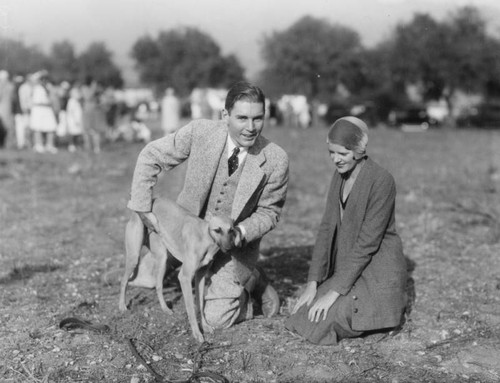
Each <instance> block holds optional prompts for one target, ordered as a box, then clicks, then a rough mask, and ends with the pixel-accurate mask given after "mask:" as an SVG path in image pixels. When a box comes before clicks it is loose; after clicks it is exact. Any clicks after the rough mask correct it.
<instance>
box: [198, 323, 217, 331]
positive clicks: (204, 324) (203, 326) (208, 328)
mask: <svg viewBox="0 0 500 383" xmlns="http://www.w3.org/2000/svg"><path fill="white" fill-rule="evenodd" d="M201 328H202V329H203V332H204V333H205V334H213V333H214V331H215V328H213V327H212V326H210V325H209V324H208V323H207V322H202V324H201Z"/></svg>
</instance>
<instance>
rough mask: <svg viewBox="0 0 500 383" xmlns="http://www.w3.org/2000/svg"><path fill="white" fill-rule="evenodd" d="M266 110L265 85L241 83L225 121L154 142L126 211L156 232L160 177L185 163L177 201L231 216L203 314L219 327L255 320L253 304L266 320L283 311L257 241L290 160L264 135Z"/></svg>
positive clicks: (274, 216) (269, 221) (276, 203)
mask: <svg viewBox="0 0 500 383" xmlns="http://www.w3.org/2000/svg"><path fill="white" fill-rule="evenodd" d="M264 106H265V97H264V94H263V92H262V90H261V89H260V88H258V87H256V86H252V85H250V84H249V83H246V82H239V83H236V84H235V85H234V86H233V87H232V88H231V89H230V90H229V92H228V94H227V97H226V101H225V108H224V109H223V111H222V120H220V121H213V120H194V121H192V122H191V123H189V124H187V125H186V126H184V127H182V128H180V129H179V130H178V131H177V132H175V133H172V134H168V135H166V136H165V137H163V138H160V139H158V140H156V141H153V142H151V143H149V144H148V145H147V146H146V147H145V148H144V149H143V150H142V152H141V153H140V154H139V158H138V160H137V165H136V168H135V172H134V177H133V182H132V190H131V198H130V201H129V203H128V208H129V209H131V210H133V211H135V212H137V213H138V214H139V215H140V216H141V218H142V221H143V222H144V224H145V225H146V226H148V227H150V228H153V229H154V230H156V231H158V222H157V219H156V217H155V216H154V214H153V213H152V212H151V202H152V195H153V186H154V185H155V184H156V180H157V176H158V175H159V173H160V172H161V171H162V170H167V171H168V170H170V169H172V168H174V167H175V166H177V165H179V164H180V163H182V162H184V161H185V160H189V162H188V167H187V173H186V177H185V182H184V187H183V190H182V191H181V193H180V195H179V197H178V199H177V202H178V203H179V204H180V205H182V206H184V207H185V208H187V209H188V210H190V211H191V212H192V213H194V214H196V215H198V216H200V217H201V218H204V217H205V216H206V214H207V213H212V214H215V215H226V216H230V217H231V218H233V219H234V221H235V224H236V225H237V226H236V228H237V231H238V236H237V239H236V241H235V248H234V249H233V250H232V251H231V253H230V254H222V253H219V254H218V255H216V257H215V260H214V264H213V266H212V269H211V271H212V275H211V278H210V283H209V286H208V288H207V294H206V296H205V317H206V320H207V322H208V324H209V325H210V326H212V327H214V328H227V327H229V326H231V325H233V324H234V323H237V322H239V321H242V320H245V319H250V318H251V317H252V316H253V314H252V305H251V300H252V299H253V300H254V302H256V303H257V304H260V305H261V309H262V312H263V314H264V315H265V316H266V317H270V316H273V315H275V314H276V313H277V312H278V310H279V297H278V295H277V293H276V291H275V290H274V289H273V288H272V287H271V285H270V284H269V283H268V281H267V280H266V279H265V276H264V275H263V274H262V272H261V271H259V269H257V268H256V262H257V258H258V255H259V246H260V240H261V238H262V237H263V236H264V235H265V234H266V233H267V232H269V231H270V230H272V229H273V228H274V227H275V226H276V224H277V223H278V221H279V217H280V213H281V210H282V208H283V205H284V203H285V198H286V191H287V185H288V156H287V155H286V153H285V152H284V150H283V149H281V148H280V147H279V146H277V145H276V144H274V143H271V142H269V141H268V140H267V139H266V138H264V137H263V136H261V132H262V130H263V127H264ZM131 222H132V220H131ZM129 224H131V223H130V222H129ZM139 232H141V231H140V230H139ZM139 272H140V270H139ZM137 278H140V276H138V277H137ZM151 280H154V277H151Z"/></svg>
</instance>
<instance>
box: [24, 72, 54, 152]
mask: <svg viewBox="0 0 500 383" xmlns="http://www.w3.org/2000/svg"><path fill="white" fill-rule="evenodd" d="M33 78H34V82H35V84H34V86H33V93H32V96H31V97H32V106H31V114H30V128H31V130H32V131H33V140H34V146H33V149H34V150H35V152H38V153H43V152H48V153H57V148H56V146H55V134H56V128H57V118H56V111H55V109H54V104H53V98H52V94H51V92H52V90H53V89H52V84H50V83H49V78H48V73H47V72H46V71H45V70H42V71H40V72H37V73H35V74H34V75H33ZM44 135H45V137H46V138H45V140H46V141H45V145H44V142H43V136H44Z"/></svg>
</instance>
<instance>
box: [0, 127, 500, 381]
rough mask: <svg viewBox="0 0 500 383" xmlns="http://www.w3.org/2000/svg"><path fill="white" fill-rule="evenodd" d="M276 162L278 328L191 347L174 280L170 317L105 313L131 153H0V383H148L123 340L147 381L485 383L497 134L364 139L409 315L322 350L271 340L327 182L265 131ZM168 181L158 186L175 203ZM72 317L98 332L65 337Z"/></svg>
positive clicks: (113, 290)
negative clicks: (391, 213)
mask: <svg viewBox="0 0 500 383" xmlns="http://www.w3.org/2000/svg"><path fill="white" fill-rule="evenodd" d="M266 129H267V130H266V132H265V135H266V136H268V137H269V138H271V139H272V140H274V141H275V142H277V143H278V144H280V145H281V146H282V147H283V148H285V150H286V151H287V152H288V153H289V155H290V159H291V169H290V171H291V175H290V187H289V193H288V198H287V204H286V207H285V210H284V213H283V217H282V220H281V222H280V224H279V226H278V227H277V228H276V229H275V230H274V231H273V232H272V233H270V234H269V235H268V236H267V237H266V238H265V239H264V241H263V255H264V257H263V259H262V260H261V265H262V266H263V268H264V269H265V270H266V271H267V273H268V274H269V276H270V277H271V278H272V279H273V280H274V285H275V286H276V288H277V289H278V291H279V293H280V296H281V298H282V308H281V315H280V316H278V317H276V318H271V319H265V318H262V317H258V318H256V319H254V320H252V321H248V322H245V323H242V324H240V325H237V326H235V327H233V328H231V329H229V330H226V331H222V332H221V331H219V332H216V333H215V334H213V335H209V336H208V341H209V342H210V346H209V348H208V349H204V350H201V349H200V348H199V346H198V345H197V344H196V342H195V341H194V340H193V339H192V337H191V335H190V330H189V325H188V323H187V320H186V314H185V310H184V304H183V301H182V296H181V293H180V289H179V287H178V285H177V283H176V281H175V278H174V277H171V278H170V282H169V284H168V285H167V286H166V288H165V291H164V292H165V296H166V299H167V302H170V303H171V304H172V306H173V309H174V315H173V316H172V317H169V316H167V315H166V314H164V313H163V312H162V311H161V310H160V307H159V304H158V302H157V299H156V297H155V293H154V291H152V290H147V289H138V288H131V289H130V292H129V298H131V310H130V311H129V313H126V314H122V313H120V312H119V311H118V290H119V286H118V285H117V283H116V279H113V278H110V277H109V275H108V274H107V273H108V272H109V271H110V270H117V269H118V270H121V267H122V262H123V252H124V249H123V231H124V226H125V222H126V220H127V218H128V212H127V210H126V208H125V205H126V202H127V198H128V193H129V187H130V182H131V178H132V172H133V168H134V165H135V160H136V157H137V154H138V152H139V151H140V149H141V147H142V145H140V144H125V143H114V144H109V145H108V146H106V147H105V148H104V152H103V153H101V154H100V155H99V156H87V155H85V154H83V153H77V154H76V155H75V154H70V153H68V152H66V151H61V152H60V153H58V154H57V155H48V154H47V155H40V154H35V153H31V152H27V151H24V152H14V151H0V185H1V187H0V227H1V230H0V336H1V339H2V342H1V344H0V382H77V381H82V382H135V383H137V382H152V381H154V377H153V376H152V375H151V373H150V372H148V371H147V370H146V369H145V368H144V367H143V366H141V365H140V363H139V362H138V360H137V359H136V358H135V357H134V356H133V355H132V353H131V351H130V349H129V348H128V346H127V344H126V342H125V340H126V339H127V338H133V339H134V340H135V344H136V345H137V348H138V350H139V352H140V353H141V354H142V355H143V356H144V357H145V358H146V359H147V360H148V361H150V366H152V367H153V368H154V369H155V370H156V371H157V372H158V373H159V374H161V375H162V376H165V377H169V378H170V379H186V378H187V377H189V376H190V374H191V371H192V370H193V367H199V369H200V370H202V371H213V372H217V373H219V374H222V375H224V376H225V377H226V378H227V379H228V380H229V381H230V382H392V383H397V382H450V383H451V382H498V381H500V363H499V360H500V257H499V255H500V193H499V189H500V154H499V153H500V149H499V148H500V130H496V131H494V130H488V131H486V130H484V131H483V130H482V131H479V130H477V131H473V130H458V131H457V130H431V131H427V132H425V133H404V132H401V131H396V130H390V129H383V128H379V129H374V130H373V131H372V132H371V136H370V143H369V145H368V146H369V154H370V156H371V157H372V158H373V159H375V161H377V162H379V163H380V164H381V165H383V166H384V167H386V168H387V169H389V170H390V171H391V172H392V173H393V175H394V177H395V179H396V183H397V187H398V198H397V206H396V211H397V225H398V229H399V233H400V234H401V237H402V239H403V243H404V247H405V255H406V257H407V260H408V268H409V270H410V279H409V281H408V288H409V293H410V296H411V305H410V308H409V314H408V316H407V321H406V323H405V325H404V327H403V329H402V331H401V332H399V333H398V334H396V335H393V334H373V335H370V336H367V337H365V338H362V339H355V340H347V341H342V342H341V343H340V344H339V345H338V346H335V347H318V346H313V345H311V344H308V343H306V342H304V341H302V340H300V339H298V338H297V337H295V336H294V335H292V334H290V333H288V332H287V331H286V330H285V329H284V320H285V318H286V316H287V315H288V309H289V307H290V305H291V304H292V303H293V300H294V298H295V294H296V291H297V289H298V288H299V287H300V285H301V284H302V283H304V282H305V279H306V276H307V270H308V262H309V258H310V253H311V249H312V246H313V244H314V238H315V232H316V229H317V227H318V225H319V221H320V219H321V215H322V212H323V207H324V202H325V194H326V191H327V186H328V184H329V180H330V175H331V173H332V171H333V168H332V164H331V163H330V161H329V159H328V156H327V152H326V145H325V134H326V130H325V128H322V127H316V128H312V129H309V130H298V129H288V128H284V127H281V128H277V127H273V128H266ZM182 177H183V169H182V168H180V169H176V170H175V171H174V172H171V173H170V174H169V175H168V176H166V177H162V178H161V180H160V184H159V187H158V190H159V194H162V195H169V196H175V195H176V194H177V193H178V191H179V190H180V186H181V185H182V179H183V178H182ZM70 316H78V317H81V318H84V319H87V320H90V321H92V322H95V323H99V324H107V325H108V326H109V327H110V328H111V331H110V332H109V333H107V334H98V333H95V332H92V331H88V330H77V331H72V332H67V331H64V330H61V329H60V328H59V322H60V321H61V320H62V319H63V318H66V317H70Z"/></svg>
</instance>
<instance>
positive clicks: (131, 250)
mask: <svg viewBox="0 0 500 383" xmlns="http://www.w3.org/2000/svg"><path fill="white" fill-rule="evenodd" d="M143 242H144V224H143V223H142V221H141V218H140V217H139V215H138V214H137V213H135V212H133V213H132V215H131V216H130V219H129V221H128V222H127V226H126V228H125V272H124V274H123V276H122V280H121V283H120V301H119V303H118V307H119V309H120V311H127V304H126V303H125V295H126V293H127V285H128V280H129V278H130V275H131V274H132V272H133V271H134V269H135V267H136V266H137V263H138V262H139V257H140V254H141V247H142V244H143Z"/></svg>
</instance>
